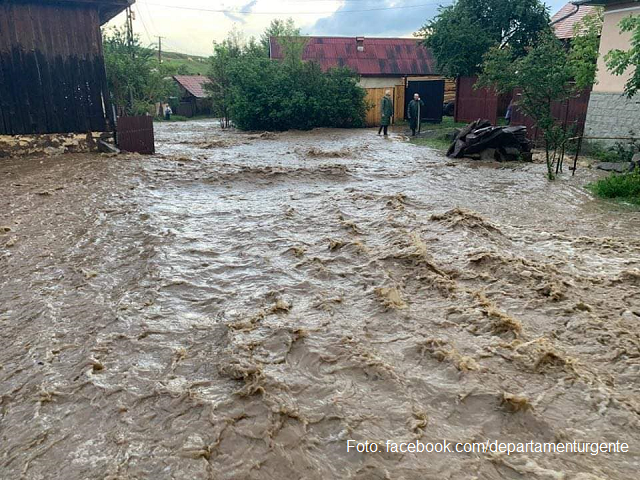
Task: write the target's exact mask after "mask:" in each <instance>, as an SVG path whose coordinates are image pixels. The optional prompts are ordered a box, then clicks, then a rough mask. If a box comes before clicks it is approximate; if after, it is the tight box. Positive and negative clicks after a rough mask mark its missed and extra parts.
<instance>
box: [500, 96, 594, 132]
mask: <svg viewBox="0 0 640 480" xmlns="http://www.w3.org/2000/svg"><path fill="white" fill-rule="evenodd" d="M514 93H515V95H514V97H515V98H516V100H517V98H518V94H519V92H518V90H517V89H516V90H515V92H514ZM590 96H591V90H590V89H587V90H582V91H581V92H580V93H579V94H578V95H576V96H575V97H573V98H570V99H569V100H568V101H566V102H556V103H554V104H553V105H552V106H551V114H552V115H553V117H554V118H555V119H556V121H557V122H558V123H559V124H561V125H562V126H563V127H564V128H565V129H566V130H567V131H573V132H574V133H575V134H576V135H582V133H583V132H584V124H585V121H586V119H587V108H588V107H589V97H590ZM511 125H525V126H526V127H527V136H528V137H529V139H530V140H538V139H539V137H540V136H541V134H542V133H541V132H540V130H539V129H538V128H537V127H536V125H535V123H534V121H533V120H532V119H531V118H529V117H528V116H526V115H525V114H524V113H522V112H521V111H520V110H519V109H518V108H517V107H516V108H514V109H513V113H512V115H511Z"/></svg>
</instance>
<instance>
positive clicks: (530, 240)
mask: <svg viewBox="0 0 640 480" xmlns="http://www.w3.org/2000/svg"><path fill="white" fill-rule="evenodd" d="M156 136H157V150H158V153H157V154H156V155H154V156H149V157H144V156H139V155H120V156H115V157H109V156H101V155H81V154H70V155H63V156H55V157H46V158H30V159H22V160H18V159H4V160H0V192H1V193H0V340H1V342H2V348H0V478H1V479H3V480H4V479H29V480H31V479H33V480H36V479H65V480H76V479H111V480H115V479H123V480H124V479H181V480H193V479H225V480H227V479H229V480H230V479H234V480H235V479H278V480H284V479H362V480H365V479H394V480H395V479H407V480H409V479H416V480H417V479H421V480H424V479H433V480H435V479H438V480H442V479H464V480H467V479H477V480H480V479H482V480H494V479H495V480H498V479H552V480H597V479H602V480H605V479H621V480H622V479H624V480H628V479H635V478H638V477H639V476H640V474H639V473H638V472H639V470H640V428H639V426H640V422H639V420H640V382H639V381H638V380H639V378H640V238H639V237H638V231H639V226H640V214H639V213H638V212H637V211H635V210H634V209H632V208H630V207H627V206H624V205H619V204H612V203H609V202H604V201H600V200H596V199H594V198H593V197H592V196H591V194H590V193H588V192H587V191H586V190H585V189H584V185H585V184H586V183H587V182H588V181H590V180H592V179H593V178H595V177H596V176H597V174H596V173H595V172H593V171H591V170H589V169H586V168H582V169H579V170H578V172H577V174H576V176H575V177H571V176H568V175H565V176H563V177H561V178H560V179H558V181H556V182H548V181H547V180H546V178H545V175H544V171H545V167H544V166H543V165H541V164H504V165H498V164H488V163H478V162H475V163H474V162H468V161H451V160H450V159H447V158H445V157H443V156H442V155H441V154H439V153H438V152H436V151H434V150H431V149H428V148H424V147H417V146H414V145H411V144H409V143H407V142H406V141H405V139H404V138H403V137H402V136H400V135H397V134H396V135H392V136H391V138H388V139H385V138H381V137H378V136H376V135H375V132H374V131H373V130H314V131H312V132H287V133H281V134H270V133H268V134H244V133H237V132H223V131H221V130H220V129H219V128H218V127H217V124H216V123H215V122H212V121H193V122H188V123H168V124H167V123H163V124H158V125H156ZM349 440H354V441H358V442H364V441H369V442H380V450H379V451H378V452H377V453H366V452H365V453H358V452H356V451H355V450H354V449H351V450H348V448H347V447H348V445H349V444H352V443H349ZM387 440H390V441H393V442H411V441H416V440H418V441H419V442H423V443H426V442H439V441H442V440H447V441H450V442H484V441H487V440H490V441H494V440H497V441H500V442H531V441H534V442H574V441H575V442H616V441H619V442H626V443H628V445H629V450H628V452H626V453H617V454H608V453H600V454H598V455H591V454H589V453H575V454H571V453H546V454H542V453H530V452H529V453H512V454H511V455H507V454H505V453H499V452H486V453H478V452H475V453H426V452H423V453H395V452H387V451H385V450H384V449H383V448H382V446H383V445H384V444H385V442H386V441H387Z"/></svg>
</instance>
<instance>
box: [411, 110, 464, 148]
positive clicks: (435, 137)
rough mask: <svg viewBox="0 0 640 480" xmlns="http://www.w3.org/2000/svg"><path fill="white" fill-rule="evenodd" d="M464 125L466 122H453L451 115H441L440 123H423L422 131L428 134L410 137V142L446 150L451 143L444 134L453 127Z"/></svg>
mask: <svg viewBox="0 0 640 480" xmlns="http://www.w3.org/2000/svg"><path fill="white" fill-rule="evenodd" d="M466 125H467V124H466V123H460V122H458V123H456V122H454V121H453V117H443V118H442V123H423V124H422V133H423V134H427V135H428V136H424V137H415V138H412V139H411V143H413V144H415V145H420V146H424V147H430V148H434V149H436V150H440V151H443V152H446V151H447V149H448V148H449V145H451V141H450V140H449V139H447V137H446V135H447V134H448V133H450V132H452V131H453V129H454V128H462V127H464V126H466Z"/></svg>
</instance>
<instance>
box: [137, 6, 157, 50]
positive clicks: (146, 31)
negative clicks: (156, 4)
mask: <svg viewBox="0 0 640 480" xmlns="http://www.w3.org/2000/svg"><path fill="white" fill-rule="evenodd" d="M135 7H136V11H137V12H138V16H139V17H140V21H141V22H142V27H143V28H144V33H146V34H147V40H148V41H149V43H153V41H152V40H151V35H150V34H149V30H147V26H146V25H145V23H144V19H143V18H142V12H140V7H139V6H138V5H136V6H135Z"/></svg>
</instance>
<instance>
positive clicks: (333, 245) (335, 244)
mask: <svg viewBox="0 0 640 480" xmlns="http://www.w3.org/2000/svg"><path fill="white" fill-rule="evenodd" d="M343 246H344V242H343V241H342V240H334V239H331V240H329V250H338V249H339V248H341V247H343Z"/></svg>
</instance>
